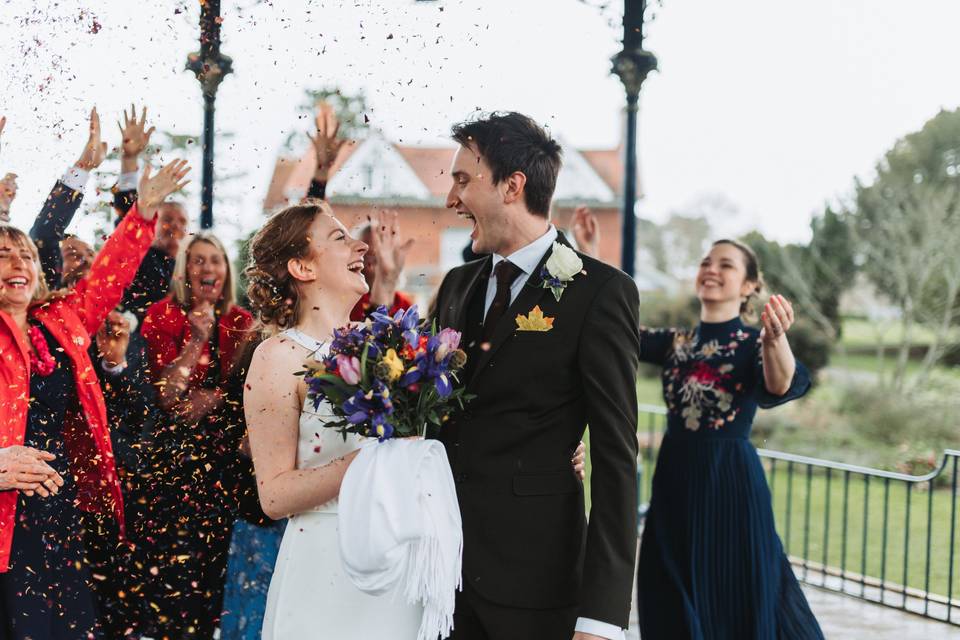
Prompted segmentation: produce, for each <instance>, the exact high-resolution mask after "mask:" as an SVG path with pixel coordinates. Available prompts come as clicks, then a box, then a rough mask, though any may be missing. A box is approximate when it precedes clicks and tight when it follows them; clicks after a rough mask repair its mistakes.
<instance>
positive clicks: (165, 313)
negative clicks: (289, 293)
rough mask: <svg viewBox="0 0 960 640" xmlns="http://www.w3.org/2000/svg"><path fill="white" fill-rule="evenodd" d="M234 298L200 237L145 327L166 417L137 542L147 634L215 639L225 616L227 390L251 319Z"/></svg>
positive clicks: (209, 240)
mask: <svg viewBox="0 0 960 640" xmlns="http://www.w3.org/2000/svg"><path fill="white" fill-rule="evenodd" d="M234 300H235V298H234V290H233V274H232V273H231V269H230V260H229V258H228V256H227V253H226V250H225V249H224V247H223V245H222V244H221V243H220V241H219V240H218V239H217V238H216V237H214V236H212V235H209V234H196V235H194V236H193V238H192V239H191V240H190V241H189V242H188V243H187V244H186V247H184V249H183V251H182V252H181V254H180V255H179V257H178V258H177V264H176V267H175V268H174V276H173V294H171V295H170V296H168V297H167V298H165V299H163V300H161V301H160V302H158V303H156V304H154V305H153V306H151V307H150V309H149V310H148V311H147V314H146V317H145V318H144V321H143V328H142V334H143V337H144V339H145V340H146V343H147V353H148V360H149V363H150V369H151V376H152V378H153V381H154V383H155V384H156V386H157V395H158V399H159V405H160V409H161V410H162V413H161V415H160V416H159V417H158V420H157V425H158V426H157V427H156V428H155V433H154V434H153V442H152V443H151V444H150V451H149V453H148V458H149V468H148V470H147V473H148V474H149V477H150V482H148V483H146V484H145V487H146V488H147V490H148V491H149V494H148V495H146V496H144V500H146V501H149V502H150V503H151V504H150V508H149V511H150V515H149V517H148V518H147V519H146V521H145V522H143V523H142V525H143V528H142V531H139V532H138V541H139V542H140V543H141V544H142V545H143V546H144V547H145V549H146V556H147V557H146V560H145V567H146V569H147V570H148V571H149V572H150V575H148V576H146V579H147V580H148V581H149V582H150V583H151V585H152V586H151V589H152V591H153V593H152V594H151V596H150V597H148V600H149V602H150V604H151V608H152V609H153V612H154V615H153V620H152V621H151V622H150V623H148V629H150V628H152V632H153V635H155V636H158V637H170V638H183V637H195V638H209V637H212V635H213V632H214V629H215V628H216V626H217V623H218V621H219V618H220V612H221V606H222V600H223V581H224V574H225V571H226V563H227V551H228V548H229V542H230V533H231V531H232V528H233V521H234V516H233V509H232V500H233V497H234V496H232V495H230V491H229V490H228V489H227V483H226V482H225V477H227V476H229V475H231V466H232V464H233V463H234V461H235V455H236V451H237V448H238V445H239V434H238V430H241V429H242V425H239V424H236V422H235V421H234V420H232V419H231V418H230V416H231V412H230V411H227V410H226V407H225V402H226V388H227V381H228V380H229V378H230V376H231V374H232V372H233V370H234V367H235V364H236V361H237V359H238V358H239V356H240V354H241V352H242V349H243V346H244V344H245V343H246V341H247V340H248V339H249V337H250V332H249V329H250V325H251V324H252V320H253V319H252V316H251V315H250V313H249V312H248V311H246V310H245V309H242V308H240V307H239V306H237V305H236V304H235V303H234ZM148 633H149V631H148Z"/></svg>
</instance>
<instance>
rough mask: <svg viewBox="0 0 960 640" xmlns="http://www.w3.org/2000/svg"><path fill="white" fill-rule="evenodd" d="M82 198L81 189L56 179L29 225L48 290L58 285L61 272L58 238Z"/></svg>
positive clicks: (62, 234)
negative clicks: (78, 189) (31, 223)
mask: <svg viewBox="0 0 960 640" xmlns="http://www.w3.org/2000/svg"><path fill="white" fill-rule="evenodd" d="M82 201H83V192H82V191H75V190H74V189H71V188H70V187H68V186H67V185H65V184H64V183H63V182H61V181H59V180H58V181H57V183H56V184H55V185H53V189H51V191H50V195H48V196H47V199H46V200H45V201H44V203H43V208H42V209H41V210H40V215H39V216H37V219H36V220H34V222H33V226H32V227H31V228H30V239H31V240H33V242H34V243H35V244H36V245H37V252H38V253H39V254H40V267H41V268H42V269H43V278H44V280H46V281H47V286H48V287H49V288H50V289H56V288H58V287H59V286H60V275H61V273H62V271H63V258H62V257H61V256H60V241H61V240H63V236H64V234H65V233H66V232H67V227H68V226H70V222H72V221H73V216H74V214H75V213H76V212H77V209H79V208H80V203H81V202H82Z"/></svg>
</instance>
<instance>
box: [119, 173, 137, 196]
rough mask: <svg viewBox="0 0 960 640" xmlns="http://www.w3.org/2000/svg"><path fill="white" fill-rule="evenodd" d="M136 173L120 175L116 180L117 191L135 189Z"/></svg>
mask: <svg viewBox="0 0 960 640" xmlns="http://www.w3.org/2000/svg"><path fill="white" fill-rule="evenodd" d="M137 186H138V185H137V172H136V171H128V172H126V173H121V174H120V178H119V179H118V180H117V191H134V190H135V189H136V188H137Z"/></svg>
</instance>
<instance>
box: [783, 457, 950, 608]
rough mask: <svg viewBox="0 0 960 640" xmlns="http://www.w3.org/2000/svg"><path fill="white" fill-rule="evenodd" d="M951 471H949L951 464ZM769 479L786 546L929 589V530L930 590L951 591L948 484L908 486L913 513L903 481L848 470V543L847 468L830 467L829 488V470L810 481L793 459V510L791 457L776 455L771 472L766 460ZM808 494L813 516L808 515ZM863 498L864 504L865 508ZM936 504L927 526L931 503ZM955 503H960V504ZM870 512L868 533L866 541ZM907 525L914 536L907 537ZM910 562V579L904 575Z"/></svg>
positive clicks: (818, 558)
mask: <svg viewBox="0 0 960 640" xmlns="http://www.w3.org/2000/svg"><path fill="white" fill-rule="evenodd" d="M948 471H950V469H949V468H948ZM767 479H768V482H770V483H771V487H772V494H773V507H774V514H775V517H776V521H777V530H778V532H779V533H780V538H781V540H783V544H784V548H786V549H787V553H788V554H790V555H793V556H798V557H805V558H807V559H809V560H811V561H813V562H818V563H824V564H827V565H829V566H833V567H845V568H846V570H847V571H851V572H854V573H865V574H866V575H869V576H873V577H875V578H878V579H879V578H884V579H885V580H887V581H888V582H895V583H898V584H904V583H906V584H907V585H908V586H911V587H915V588H917V589H924V590H926V589H927V571H928V559H927V535H928V532H929V534H930V558H929V591H931V592H933V593H939V594H942V595H947V592H948V584H949V582H948V578H949V572H950V554H949V551H950V535H951V530H950V529H951V527H950V517H951V508H952V505H951V500H952V496H951V493H950V491H949V490H944V489H938V490H935V491H933V493H932V494H931V493H930V492H929V491H928V490H927V488H928V486H927V485H924V486H922V487H917V486H914V487H913V489H912V490H911V491H910V493H911V495H910V514H909V521H908V518H907V488H906V485H905V483H903V482H899V481H891V482H890V485H889V489H887V488H886V485H885V484H884V482H883V481H882V480H878V479H876V478H874V479H871V480H870V483H869V487H868V488H867V487H866V483H865V481H864V477H863V476H857V475H854V474H851V476H850V483H849V486H848V488H847V496H848V501H847V509H846V518H847V520H846V522H847V527H846V528H847V543H846V550H844V547H843V529H844V501H843V496H844V481H843V480H844V476H843V473H842V472H838V471H833V472H832V473H831V477H830V482H829V485H830V486H829V491H828V489H827V484H828V482H827V476H826V474H825V473H823V472H822V471H820V470H817V471H816V472H815V473H813V474H811V476H810V478H809V485H808V478H807V472H806V469H805V468H804V467H802V466H800V465H795V466H794V474H793V482H792V485H793V486H792V499H791V500H790V508H789V510H788V508H787V495H788V493H789V492H790V487H789V485H790V482H789V480H788V474H787V467H786V463H784V462H783V461H777V466H776V472H775V475H774V477H773V478H771V476H770V472H769V468H768V473H767ZM885 491H888V492H889V493H888V500H887V505H886V509H887V511H886V513H887V518H886V527H884V494H885ZM808 497H809V514H810V515H809V519H808V518H807V516H806V513H807V508H808V504H807V500H808ZM931 498H932V502H931ZM828 500H829V509H828ZM864 505H866V511H865V510H864ZM931 505H932V510H931V511H930V527H929V529H928V527H927V518H928V507H929V506H931ZM957 506H958V507H960V505H957ZM788 517H789V522H790V527H789V536H788V528H787V521H788ZM865 517H866V525H867V526H866V531H867V535H866V543H865V544H864V528H865V527H864V518H865ZM955 524H956V523H955ZM955 528H956V527H955ZM908 532H909V540H907V533H908ZM954 535H955V538H956V539H957V541H958V542H960V528H957V530H956V531H955V534H954ZM884 538H886V539H884ZM905 559H906V567H905V566H904V564H905V562H904V561H905ZM905 569H906V574H907V575H906V579H905V578H904V570H905ZM953 596H954V597H958V596H960V548H957V547H955V554H954V558H953Z"/></svg>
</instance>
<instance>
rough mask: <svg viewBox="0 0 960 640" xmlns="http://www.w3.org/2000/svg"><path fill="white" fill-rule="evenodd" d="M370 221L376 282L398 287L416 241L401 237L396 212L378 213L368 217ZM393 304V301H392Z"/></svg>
mask: <svg viewBox="0 0 960 640" xmlns="http://www.w3.org/2000/svg"><path fill="white" fill-rule="evenodd" d="M368 220H369V221H370V248H371V250H372V251H373V253H374V254H375V255H376V256H377V264H376V271H375V272H374V273H375V276H374V277H375V280H374V282H379V281H380V280H381V279H382V280H383V282H384V283H389V284H392V285H396V283H397V280H398V279H399V278H400V274H401V273H403V266H404V265H405V264H406V262H407V253H409V252H410V248H411V247H412V246H413V243H414V239H413V238H410V239H409V240H407V241H406V242H404V241H403V239H402V238H401V235H400V221H399V216H398V215H397V212H396V211H378V212H376V213H374V215H373V216H370V217H368ZM391 303H392V300H391Z"/></svg>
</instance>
